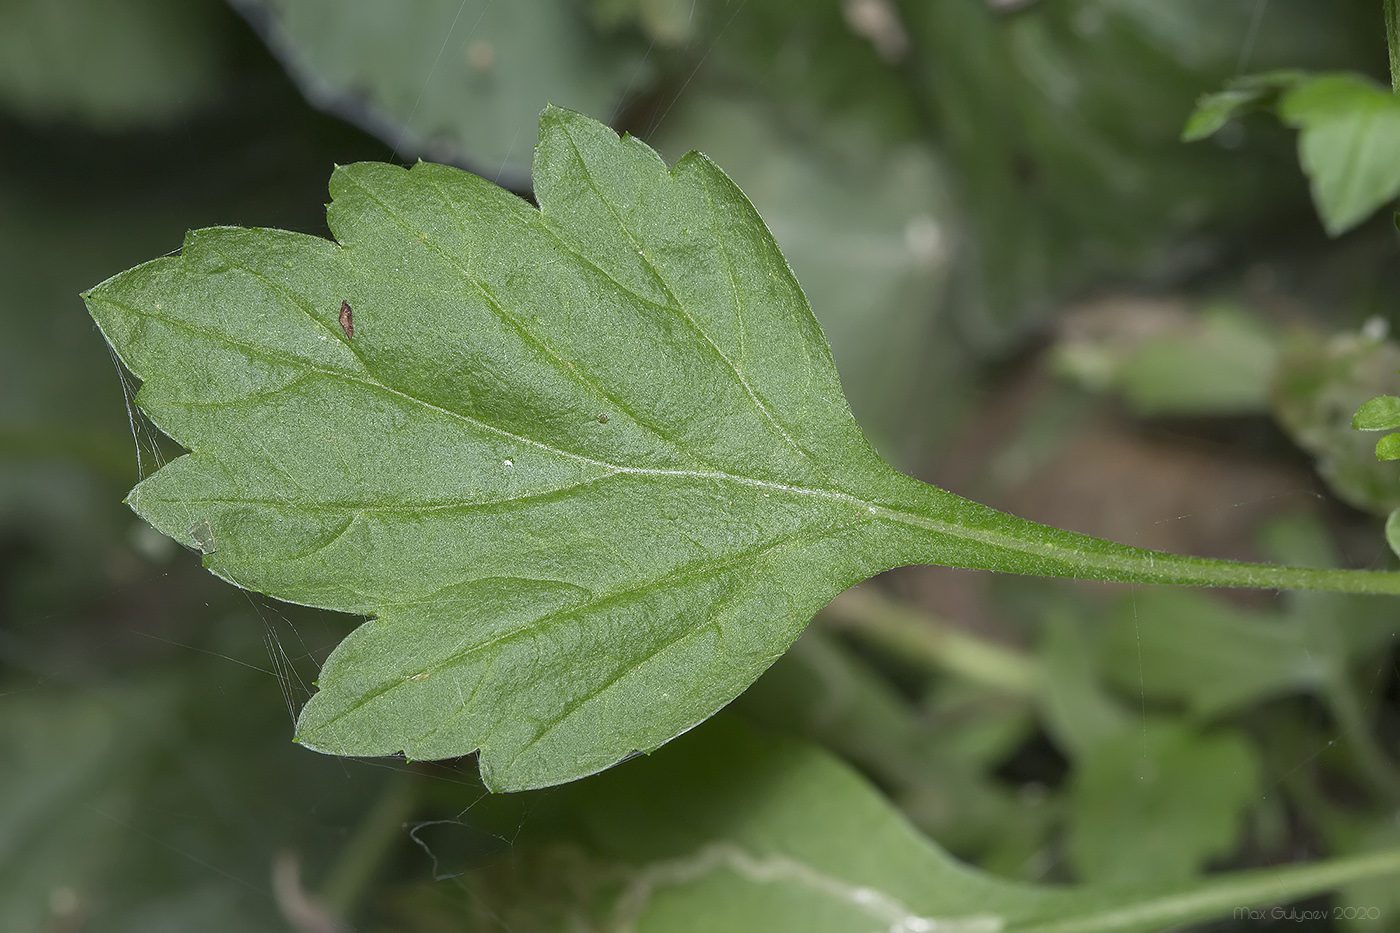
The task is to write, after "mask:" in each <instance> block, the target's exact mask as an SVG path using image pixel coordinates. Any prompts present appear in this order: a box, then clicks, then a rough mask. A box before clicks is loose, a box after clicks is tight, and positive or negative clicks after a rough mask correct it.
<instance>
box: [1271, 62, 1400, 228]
mask: <svg viewBox="0 0 1400 933" xmlns="http://www.w3.org/2000/svg"><path fill="white" fill-rule="evenodd" d="M1279 119H1281V120H1282V121H1283V122H1284V123H1286V124H1288V125H1289V126H1292V127H1296V128H1297V129H1298V130H1299V134H1298V161H1299V162H1300V163H1301V164H1302V166H1303V171H1304V172H1306V173H1307V176H1308V179H1309V181H1310V183H1311V186H1312V196H1313V203H1314V204H1315V205H1316V207H1317V212H1318V214H1319V215H1320V216H1321V217H1322V223H1323V226H1325V227H1326V228H1327V232H1328V233H1329V234H1331V235H1332V236H1337V235H1339V234H1342V233H1345V232H1346V231H1347V230H1350V229H1351V228H1352V227H1355V226H1356V225H1357V224H1359V223H1361V222H1362V221H1363V220H1365V219H1366V218H1367V217H1369V216H1371V214H1372V213H1374V212H1375V210H1376V209H1377V208H1379V207H1380V206H1381V205H1383V204H1385V203H1386V202H1387V201H1390V200H1391V199H1393V198H1394V197H1395V196H1396V195H1397V194H1400V161H1397V160H1396V159H1395V152H1396V151H1397V149H1400V97H1396V96H1395V95H1394V94H1392V93H1390V92H1389V91H1387V90H1386V89H1385V88H1383V87H1381V86H1380V85H1378V84H1376V83H1375V82H1374V81H1371V80H1369V79H1367V78H1363V77H1361V76H1360V75H1353V74H1328V75H1320V76H1318V77H1315V78H1313V79H1311V80H1308V81H1304V82H1302V83H1300V84H1299V85H1298V86H1297V87H1296V88H1294V89H1293V90H1291V91H1289V92H1288V93H1286V94H1285V95H1284V96H1283V97H1282V99H1281V100H1280V101H1279Z"/></svg>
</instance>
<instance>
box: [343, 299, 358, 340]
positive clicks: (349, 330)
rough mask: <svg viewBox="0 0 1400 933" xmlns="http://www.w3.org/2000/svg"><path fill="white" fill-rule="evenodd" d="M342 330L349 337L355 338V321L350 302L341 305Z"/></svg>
mask: <svg viewBox="0 0 1400 933" xmlns="http://www.w3.org/2000/svg"><path fill="white" fill-rule="evenodd" d="M340 329H341V330H343V331H345V336H347V337H353V336H355V319H354V316H353V312H351V310H350V302H348V301H342V302H341V303H340Z"/></svg>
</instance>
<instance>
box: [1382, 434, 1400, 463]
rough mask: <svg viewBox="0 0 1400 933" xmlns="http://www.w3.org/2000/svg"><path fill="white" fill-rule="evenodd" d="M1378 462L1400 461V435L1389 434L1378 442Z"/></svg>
mask: <svg viewBox="0 0 1400 933" xmlns="http://www.w3.org/2000/svg"><path fill="white" fill-rule="evenodd" d="M1376 459H1377V460H1400V434H1387V435H1386V436H1385V437H1383V438H1381V439H1380V440H1378V441H1376Z"/></svg>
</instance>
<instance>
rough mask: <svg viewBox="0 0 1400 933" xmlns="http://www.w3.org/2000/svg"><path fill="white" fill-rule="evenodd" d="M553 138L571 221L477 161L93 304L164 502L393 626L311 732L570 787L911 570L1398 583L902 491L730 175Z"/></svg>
mask: <svg viewBox="0 0 1400 933" xmlns="http://www.w3.org/2000/svg"><path fill="white" fill-rule="evenodd" d="M541 134H542V140H543V141H542V143H541V145H540V147H539V150H538V157H539V165H540V169H539V172H538V182H539V200H540V208H539V209H538V210H537V209H536V208H534V207H532V206H531V205H529V204H527V203H526V202H524V201H522V200H521V199H519V198H517V197H515V196H514V195H511V194H509V193H508V192H505V191H502V190H501V189H499V188H496V187H495V186H494V185H492V184H490V183H488V182H485V181H483V180H482V179H480V178H477V177H475V176H472V175H468V174H467V173H464V172H461V171H459V170H456V169H451V168H447V167H444V166H435V165H428V164H423V163H420V164H419V165H417V166H414V167H413V168H412V169H407V170H406V169H401V168H397V167H394V166H389V165H381V164H375V163H364V164H360V165H352V166H344V167H341V168H339V169H337V170H336V172H335V174H334V175H333V176H332V180H331V192H332V203H331V205H330V207H329V209H328V215H327V216H328V220H329V223H330V226H331V230H332V232H333V233H334V235H335V237H336V242H329V241H324V240H320V239H318V238H315V237H307V236H303V235H300V234H291V233H285V232H281V231H248V230H236V229H232V228H212V229H209V230H203V231H196V232H194V233H192V234H190V235H189V236H188V238H187V240H186V244H185V248H184V250H183V251H182V253H181V255H180V256H178V257H169V258H166V259H161V260H156V261H154V262H152V263H147V264H146V265H143V266H139V267H137V268H136V269H133V270H131V271H129V272H127V273H124V274H122V275H120V276H117V277H115V278H114V279H111V280H109V281H108V282H105V283H103V284H102V285H100V286H98V287H97V288H95V289H93V290H92V291H91V292H90V293H89V294H88V295H87V296H86V297H87V300H88V304H89V308H90V309H91V312H92V315H93V317H94V319H95V320H96V321H97V323H98V325H99V327H100V328H101V329H102V331H103V333H104V335H105V336H106V337H107V339H108V341H109V342H110V343H111V344H112V346H113V347H114V349H115V350H116V352H117V353H118V354H119V355H120V357H121V358H122V360H123V361H124V362H125V363H126V364H127V365H128V367H129V368H130V369H131V370H132V371H133V372H134V373H135V374H136V375H138V376H139V377H140V378H142V380H143V381H144V383H145V384H144V386H143V388H142V390H141V393H140V394H139V396H138V402H139V403H140V404H141V405H142V407H143V409H144V410H146V411H147V412H148V414H150V416H151V417H152V419H153V420H154V421H155V423H157V424H158V425H159V426H160V427H161V428H162V429H163V430H165V431H167V432H168V433H169V434H170V435H171V436H172V437H173V438H175V439H176V440H177V441H179V442H180V443H181V444H182V445H184V446H185V447H186V448H187V449H189V450H190V451H191V453H190V454H188V455H186V456H184V457H181V458H179V459H177V460H176V461H174V462H173V463H171V464H169V465H168V466H166V467H165V468H164V469H162V470H161V471H160V472H158V473H156V474H155V475H153V476H151V477H150V478H148V479H146V480H145V481H144V482H142V483H141V484H140V485H138V486H137V487H136V489H135V490H133V492H132V494H131V496H130V498H129V502H130V503H131V505H132V506H133V508H135V510H136V511H137V512H138V514H140V515H141V516H142V517H144V518H146V519H147V520H148V521H150V522H151V523H152V524H153V525H155V526H156V527H157V528H159V529H160V530H161V531H163V532H165V533H166V534H169V535H171V536H172V537H174V538H176V539H177V540H179V541H181V542H183V543H184V544H186V545H187V546H189V547H192V548H197V549H198V550H199V551H200V552H202V553H203V555H204V562H205V565H206V566H207V567H208V568H209V569H210V570H211V571H213V572H214V573H216V574H218V575H220V576H221V577H224V578H225V579H228V580H230V581H232V582H235V583H236V584H238V585H240V586H243V587H246V588H250V589H256V590H260V591H262V592H267V593H269V594H271V595H274V596H276V597H278V598H280V599H285V600H289V601H292V602H300V603H306V604H309V605H315V606H320V607H323V608H329V609H337V610H341V611H346V612H353V613H357V614H362V615H368V616H372V617H373V618H372V620H371V621H369V622H367V623H366V624H365V625H364V626H362V627H361V628H360V629H358V630H357V631H356V632H355V633H354V634H352V635H351V636H350V637H349V638H347V639H346V640H345V641H344V642H343V643H342V644H341V646H340V647H338V648H337V649H336V650H335V651H334V652H333V653H332V654H331V656H330V658H329V659H328V661H327V663H326V665H325V668H324V669H323V672H322V678H321V683H320V688H321V689H320V692H319V693H318V694H317V695H316V696H315V697H314V698H313V699H312V700H311V701H310V702H309V703H308V705H307V706H306V707H305V709H304V710H303V712H302V715H301V718H300V722H299V726H298V738H299V740H300V741H302V742H304V743H305V744H307V745H309V746H311V747H314V748H317V749H320V750H323V751H328V752H334V753H337V754H389V753H394V752H398V751H404V752H406V753H407V754H409V755H410V756H413V757H435V758H436V757H453V756H457V755H463V754H467V753H469V752H471V751H473V750H476V749H480V750H481V759H480V761H481V768H482V773H483V776H484V778H485V779H486V780H487V782H488V784H489V785H490V786H492V787H494V788H498V789H507V788H508V789H520V788H524V787H536V786H543V785H545V784H552V783H558V782H561V781H565V780H571V779H573V778H577V777H581V776H583V775H585V774H589V773H592V772H594V771H597V770H599V769H601V768H603V767H606V766H607V765H609V764H611V763H613V762H615V761H617V760H620V759H621V758H624V757H626V756H627V755H629V754H631V753H632V752H635V751H647V750H650V749H652V748H655V747H656V746H658V745H660V744H661V743H663V742H665V741H667V740H669V739H670V738H672V737H674V736H676V735H678V734H680V733H681V732H684V731H686V730H687V729H689V728H691V727H692V726H694V725H696V724H697V723H699V722H700V721H702V720H704V719H705V718H707V717H708V716H710V715H711V714H713V713H714V712H715V711H716V710H718V709H719V708H720V707H722V706H723V705H724V704H725V703H727V702H728V701H729V700H731V699H733V697H734V696H736V695H737V694H738V693H739V692H741V691H742V690H743V689H744V688H745V687H746V686H747V685H748V684H749V683H751V682H752V681H753V680H754V679H755V678H756V677H757V676H758V674H759V673H761V672H762V671H763V670H764V669H765V668H766V667H767V666H768V665H769V664H771V663H772V661H773V660H774V659H776V658H777V657H778V656H779V655H780V654H781V653H782V652H783V651H784V650H785V649H786V648H787V646H788V645H789V644H790V643H791V642H792V640H793V639H794V638H796V636H797V634H798V633H799V632H800V631H801V629H802V627H803V626H804V625H805V624H806V622H807V620H808V619H810V618H811V616H812V615H813V614H814V613H815V612H816V611H817V609H819V608H820V607H821V606H822V605H823V604H824V603H826V602H827V601H828V600H829V599H830V598H832V597H833V596H835V595H836V594H837V593H839V592H841V591H842V590H844V589H845V588H846V587H848V586H850V585H851V584H853V583H856V582H858V581H859V580H862V579H865V578H866V577H869V576H871V575H873V574H875V573H877V572H880V571H882V570H886V569H889V568H891V567H895V566H899V565H901V564H907V563H912V562H936V563H947V564H953V565H957V566H965V567H976V568H983V569H994V570H1009V571H1013V572H1020V573H1039V574H1049V575H1081V576H1091V577H1096V578H1099V579H1118V580H1145V581H1155V582H1196V583H1213V584H1223V585H1254V586H1260V585H1265V586H1277V585H1285V586H1287V585H1320V586H1329V587H1340V588H1366V587H1369V588H1371V589H1372V590H1386V588H1389V591H1394V590H1395V589H1400V583H1397V580H1400V575H1390V576H1387V575H1383V574H1370V575H1367V574H1365V573H1360V572H1353V573H1351V574H1348V573H1346V572H1338V571H1306V570H1296V569H1286V568H1269V567H1263V566H1259V565H1235V564H1228V563H1225V562H1221V561H1208V560H1203V559H1200V558H1184V557H1175V556H1172V555H1165V554H1154V553H1152V552H1147V551H1141V550H1138V549H1133V548H1129V547H1125V546H1123V545H1117V544H1112V543H1110V542H1104V541H1098V540H1095V539H1092V538H1087V537H1085V536H1082V535H1075V534H1072V533H1069V532H1063V531H1058V530H1054V529H1047V528H1044V527H1042V526H1038V525H1035V524H1033V523H1030V522H1026V521H1023V520H1021V519H1017V518H1014V517H1012V516H1008V515H1004V514H1002V513H998V512H995V511H994V510H992V509H988V508H986V507H984V506H980V505H977V504H975V503H971V502H968V501H966V500H962V499H959V498H958V497H956V496H953V495H951V494H949V493H946V492H944V491H942V490H937V489H934V488H932V487H929V486H925V485H924V484H922V483H919V482H917V481H915V480H913V479H911V478H909V477H906V476H903V475H902V474H899V473H898V472H896V471H894V470H893V469H892V468H890V467H889V466H887V465H886V464H885V463H884V462H883V461H881V460H880V459H879V458H878V457H877V456H876V454H875V453H874V451H873V450H872V449H871V447H870V445H869V444H868V443H866V441H865V438H864V437H863V435H862V434H861V432H860V429H859V427H858V426H857V425H856V423H855V420H854V418H853V417H852V416H851V413H850V409H849V408H848V407H847V405H846V402H845V399H844V397H843V396H842V394H841V391H840V384H839V380H838V378H837V375H836V370H835V367H834V365H833V364H832V360H831V355H830V350H829V348H828V347H827V345H826V341H825V339H824V337H823V335H822V332H821V329H820V327H819V326H818V325H817V323H816V320H815V318H813V316H812V314H811V310H810V308H809V307H808V305H807V302H806V299H805V297H804V296H803V294H802V291H801V289H800V288H799V286H798V285H797V282H796V280H795V279H794V278H793V276H792V273H791V270H790V269H789V268H788V266H787V263H786V261H785V260H784V258H783V256H782V254H781V253H780V252H779V250H778V248H777V246H776V245H775V244H774V242H773V240H772V237H771V235H770V234H769V232H768V230H767V228H766V227H765V226H764V225H763V222H762V220H761V219H760V218H759V217H758V215H757V213H756V212H755V211H754V210H753V208H752V206H751V205H750V204H749V203H748V201H747V199H745V198H744V196H743V194H742V193H741V192H740V191H739V190H738V188H737V187H735V186H734V185H733V183H732V182H730V181H729V180H728V178H727V177H725V176H724V174H723V172H722V171H720V170H719V168H718V167H716V166H715V165H714V164H713V163H712V162H710V161H709V160H708V159H706V158H704V157H703V156H700V155H698V154H695V155H692V156H688V157H686V158H683V159H681V160H680V162H678V163H677V165H676V166H675V168H673V169H671V170H667V169H666V167H665V165H664V163H663V162H662V161H661V160H660V159H659V157H657V156H656V155H655V153H653V152H651V150H649V149H647V148H646V147H645V146H644V145H643V144H641V143H639V142H637V141H636V140H633V139H631V138H629V137H624V138H621V139H619V138H618V137H617V136H616V135H614V134H613V133H612V131H611V130H609V129H607V128H606V127H603V126H602V125H601V124H597V123H594V122H593V121H591V120H588V119H587V118H585V117H582V116H580V115H578V114H571V113H568V112H566V111H562V110H559V109H558V108H550V109H547V110H546V111H545V113H544V115H543V116H542V119H541ZM343 307H351V308H353V314H354V328H353V330H352V329H351V328H349V327H344V326H342V324H341V322H340V315H341V309H342V308H343Z"/></svg>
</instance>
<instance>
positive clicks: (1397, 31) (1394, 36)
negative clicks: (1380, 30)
mask: <svg viewBox="0 0 1400 933" xmlns="http://www.w3.org/2000/svg"><path fill="white" fill-rule="evenodd" d="M1398 3H1400V0H1385V44H1386V48H1387V49H1389V51H1390V89H1391V90H1392V91H1394V92H1395V93H1397V94H1400V13H1398V12H1397V10H1396V7H1397V4H1398Z"/></svg>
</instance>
